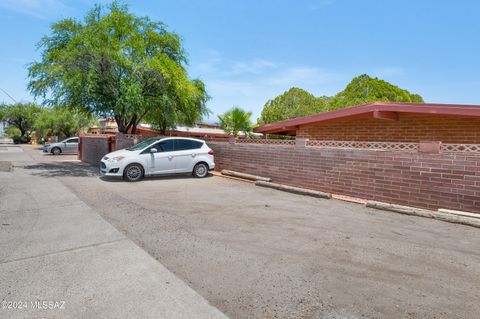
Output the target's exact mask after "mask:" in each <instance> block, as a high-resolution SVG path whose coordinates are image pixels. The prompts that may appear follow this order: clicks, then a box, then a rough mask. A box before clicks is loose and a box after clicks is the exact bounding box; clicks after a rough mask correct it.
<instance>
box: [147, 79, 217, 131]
mask: <svg viewBox="0 0 480 319" xmlns="http://www.w3.org/2000/svg"><path fill="white" fill-rule="evenodd" d="M178 84H181V81H178V82H177V81H175V80H173V81H172V85H178ZM192 84H193V86H192V85H181V86H179V87H174V88H173V89H172V94H169V95H166V96H165V98H164V100H163V102H162V107H161V108H156V109H155V110H153V111H152V112H150V114H148V115H147V116H146V118H145V119H146V121H147V122H149V123H151V124H152V126H153V127H154V128H156V129H158V130H159V131H160V132H161V133H162V134H165V131H166V130H167V129H175V127H176V126H177V125H179V124H183V125H194V124H195V123H197V122H199V121H201V120H202V117H203V116H204V115H207V114H209V113H210V111H209V110H208V108H207V107H206V103H207V101H208V99H209V96H208V94H207V92H206V90H205V85H204V84H203V82H202V81H200V80H193V81H192ZM176 92H179V93H180V94H178V93H176Z"/></svg>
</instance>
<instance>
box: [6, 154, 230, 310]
mask: <svg viewBox="0 0 480 319" xmlns="http://www.w3.org/2000/svg"><path fill="white" fill-rule="evenodd" d="M3 157H4V156H3V154H0V161H5V159H3ZM5 158H8V160H19V161H22V162H25V161H27V160H28V156H26V154H22V153H21V152H19V153H16V154H15V155H14V154H13V153H11V152H9V153H8V156H5ZM32 164H34V162H32ZM132 209H135V208H134V207H132ZM0 299H1V302H2V304H1V305H0V318H47V317H48V318H226V317H225V315H224V314H222V313H221V312H220V311H219V310H217V309H216V308H214V307H213V306H211V305H210V304H208V302H207V301H206V300H205V299H203V298H202V297H201V296H200V295H198V294H197V293H196V292H195V291H193V290H192V289H191V288H190V287H188V286H187V285H186V284H185V283H184V282H183V281H181V280H180V279H179V278H177V277H176V276H175V275H174V274H172V273H171V272H170V271H169V270H167V269H166V268H165V267H163V266H162V265H161V264H160V263H159V262H158V261H156V260H155V259H154V258H152V257H151V256H150V255H148V254H147V253H146V252H145V251H144V250H142V249H141V248H140V247H138V246H136V245H135V244H134V243H133V242H132V241H131V240H129V239H128V238H126V237H125V236H124V235H122V234H121V233H120V232H119V231H117V230H116V229H115V228H114V227H113V226H111V225H110V224H109V223H108V222H106V221H105V220H104V219H102V218H101V217H100V216H99V215H98V214H97V213H96V212H95V211H93V210H92V209H91V208H90V207H88V206H87V205H86V204H85V203H83V202H82V201H81V200H80V199H78V198H77V197H76V196H75V195H74V194H73V193H72V192H71V191H70V190H69V189H67V188H66V187H65V186H63V184H62V183H60V182H59V181H58V180H57V179H55V178H53V177H45V175H44V174H42V171H41V170H35V169H29V170H26V169H23V168H19V167H16V168H14V170H13V171H12V172H1V171H0ZM18 308H22V309H18ZM44 308H46V309H44ZM50 308H53V309H50Z"/></svg>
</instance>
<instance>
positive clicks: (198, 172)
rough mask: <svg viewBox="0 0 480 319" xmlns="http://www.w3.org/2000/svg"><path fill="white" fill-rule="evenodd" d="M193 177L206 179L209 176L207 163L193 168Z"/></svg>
mask: <svg viewBox="0 0 480 319" xmlns="http://www.w3.org/2000/svg"><path fill="white" fill-rule="evenodd" d="M192 174H193V176H195V177H196V178H204V177H207V176H208V165H207V164H206V163H203V162H202V163H198V164H197V165H195V167H194V168H193V172H192Z"/></svg>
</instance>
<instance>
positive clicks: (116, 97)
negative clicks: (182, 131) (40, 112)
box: [29, 2, 208, 133]
mask: <svg viewBox="0 0 480 319" xmlns="http://www.w3.org/2000/svg"><path fill="white" fill-rule="evenodd" d="M39 47H40V48H41V49H42V59H41V61H40V62H35V63H32V64H31V65H30V66H29V77H30V82H29V89H30V91H31V92H32V93H33V94H34V95H35V96H37V97H38V96H40V97H43V98H44V99H45V103H46V104H50V105H58V106H68V107H70V106H75V107H78V108H80V109H82V110H86V111H88V112H91V113H94V114H96V115H100V116H104V117H112V118H114V119H115V121H116V122H117V125H118V130H119V131H120V132H123V133H128V132H130V131H131V132H132V133H135V132H136V127H137V125H138V124H139V123H140V121H142V120H143V119H148V120H150V121H153V123H151V124H159V125H163V126H169V125H174V124H176V123H172V122H175V121H181V120H184V119H191V118H194V117H197V118H198V117H199V116H200V117H201V115H203V114H204V113H205V112H206V107H205V102H206V100H207V99H208V96H207V95H206V93H205V91H204V90H203V91H202V90H201V88H204V87H203V84H202V86H201V88H200V86H199V85H198V83H200V80H194V81H192V80H190V79H189V77H188V74H187V71H186V69H185V64H186V63H187V61H186V58H185V53H184V50H183V47H182V44H181V39H180V36H179V35H178V34H176V33H172V32H169V31H168V30H167V28H166V27H165V25H164V24H162V23H159V22H153V21H151V20H150V19H149V18H148V17H137V16H135V15H133V14H132V13H130V12H129V10H128V7H127V6H124V5H120V4H118V3H117V2H113V3H112V4H111V5H109V6H108V7H102V6H99V5H97V6H96V7H95V8H94V9H93V10H91V11H90V12H89V13H88V14H87V16H86V17H85V19H84V21H83V22H82V21H78V20H76V19H64V20H61V21H59V22H57V23H55V24H53V25H52V27H51V35H49V36H45V37H43V38H42V40H41V41H40V43H39ZM194 109H196V110H197V112H198V113H196V114H192V113H191V112H193V111H192V110H194ZM153 114H156V115H157V116H154V115H153ZM159 114H160V115H161V114H165V116H164V117H163V118H162V117H161V116H158V115H159ZM172 114H175V116H172ZM157 120H159V121H160V120H163V122H161V123H156V121H157ZM165 122H166V124H165Z"/></svg>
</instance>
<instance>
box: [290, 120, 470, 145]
mask: <svg viewBox="0 0 480 319" xmlns="http://www.w3.org/2000/svg"><path fill="white" fill-rule="evenodd" d="M297 137H302V138H308V139H311V140H336V141H372V142H373V141H389V142H419V141H442V142H444V143H470V144H478V143H480V118H478V117H458V116H432V115H412V114H408V113H399V119H398V121H389V120H381V119H374V118H371V117H369V118H357V119H353V120H336V121H335V122H324V123H319V124H316V125H311V126H300V127H299V128H298V129H297Z"/></svg>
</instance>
